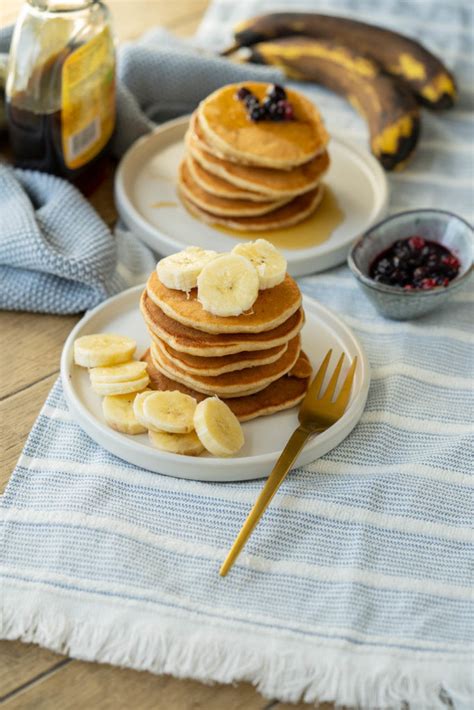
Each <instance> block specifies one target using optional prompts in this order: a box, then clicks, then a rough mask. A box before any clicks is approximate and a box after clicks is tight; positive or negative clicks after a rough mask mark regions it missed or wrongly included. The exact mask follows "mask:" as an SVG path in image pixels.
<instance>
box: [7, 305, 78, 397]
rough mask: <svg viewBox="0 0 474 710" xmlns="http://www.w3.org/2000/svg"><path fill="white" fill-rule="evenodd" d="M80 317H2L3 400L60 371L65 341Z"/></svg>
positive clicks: (19, 315)
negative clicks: (60, 360) (60, 359)
mask: <svg viewBox="0 0 474 710" xmlns="http://www.w3.org/2000/svg"><path fill="white" fill-rule="evenodd" d="M78 320H79V316H53V315H38V314H37V313H15V312H3V313H0V333H2V345H1V348H0V373H1V379H0V399H4V398H5V397H8V396H9V395H12V394H14V393H15V392H18V391H19V390H22V389H24V388H25V387H28V386H30V385H32V384H34V383H35V382H38V381H40V380H42V379H44V378H45V377H47V376H48V375H51V374H53V373H54V372H57V371H58V367H59V358H60V356H61V350H62V347H63V344H64V341H65V339H66V337H67V336H68V334H69V332H70V330H71V328H72V327H73V326H74V325H75V324H76V323H77V321H78Z"/></svg>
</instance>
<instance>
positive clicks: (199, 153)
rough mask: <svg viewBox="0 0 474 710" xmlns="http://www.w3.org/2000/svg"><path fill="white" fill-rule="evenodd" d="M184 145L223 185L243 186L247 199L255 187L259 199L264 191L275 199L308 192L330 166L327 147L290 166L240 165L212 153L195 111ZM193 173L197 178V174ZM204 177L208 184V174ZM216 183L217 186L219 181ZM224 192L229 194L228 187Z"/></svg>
mask: <svg viewBox="0 0 474 710" xmlns="http://www.w3.org/2000/svg"><path fill="white" fill-rule="evenodd" d="M186 146H187V148H188V151H189V153H190V155H191V156H192V158H193V159H194V161H195V163H197V164H199V165H200V166H201V169H204V170H205V171H206V173H207V175H208V174H209V173H211V174H212V175H214V176H216V178H217V179H222V180H225V186H227V185H228V184H229V183H231V184H232V185H235V186H236V187H237V188H239V189H241V190H244V193H243V194H245V195H246V197H247V199H257V197H252V196H250V197H249V195H251V194H252V193H250V192H249V191H250V190H255V191H256V192H255V193H254V194H255V195H258V199H262V198H261V197H260V195H262V194H263V195H267V197H268V198H273V199H278V198H281V197H288V196H296V195H299V194H301V193H302V192H307V191H308V190H311V189H312V188H314V187H316V186H317V185H318V183H319V181H320V180H321V178H322V177H323V175H324V173H325V172H326V171H327V169H328V167H329V156H328V153H327V151H326V150H325V151H324V152H323V153H320V154H319V155H317V156H316V157H315V158H313V159H312V160H310V161H309V162H307V163H304V164H303V165H299V166H297V167H295V168H293V169H292V170H275V169H272V168H263V167H255V166H249V165H241V164H238V163H233V162H232V161H230V160H226V159H225V158H220V157H218V156H216V155H213V154H212V152H211V148H210V146H209V144H207V143H206V142H205V137H204V135H203V133H202V131H201V128H200V126H199V121H198V119H197V116H196V113H194V114H193V115H192V116H191V121H190V124H189V130H188V132H187V133H186ZM194 177H195V178H196V175H195V176H194ZM207 180H208V184H209V178H207ZM217 185H218V186H219V183H217ZM203 186H204V185H203ZM208 189H209V188H208ZM211 192H212V189H211ZM226 196H230V192H229V190H228V188H227V195H226Z"/></svg>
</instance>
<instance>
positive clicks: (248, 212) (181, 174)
mask: <svg viewBox="0 0 474 710" xmlns="http://www.w3.org/2000/svg"><path fill="white" fill-rule="evenodd" d="M178 186H179V189H180V192H182V193H183V194H184V196H185V197H186V199H187V200H189V201H191V202H193V203H194V204H195V205H197V206H198V207H200V208H201V209H204V210H208V211H209V212H212V214H216V215H221V216H236V217H247V216H253V215H262V214H266V213H267V212H272V211H273V210H276V209H278V207H281V206H282V205H284V204H285V202H287V201H288V199H289V198H287V199H286V200H285V199H281V200H267V201H263V202H262V201H261V202H255V201H253V200H236V199H228V198H227V197H220V196H219V195H212V194H211V193H210V192H207V191H206V190H203V188H202V187H201V185H200V184H199V183H197V182H196V180H194V178H193V176H192V174H191V171H190V170H189V166H188V161H187V160H183V161H182V162H181V164H180V166H179V171H178Z"/></svg>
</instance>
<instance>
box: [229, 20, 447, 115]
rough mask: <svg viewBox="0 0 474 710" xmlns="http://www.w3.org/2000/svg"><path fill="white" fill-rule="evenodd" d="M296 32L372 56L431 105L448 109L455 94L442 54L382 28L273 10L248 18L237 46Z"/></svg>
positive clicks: (240, 28)
mask: <svg viewBox="0 0 474 710" xmlns="http://www.w3.org/2000/svg"><path fill="white" fill-rule="evenodd" d="M297 35H305V36H306V37H311V38H313V39H316V40H331V41H333V42H334V43H336V44H338V45H340V46H341V47H346V48H347V49H349V50H352V51H355V52H357V53H358V54H360V55H361V56H364V57H366V58H367V57H368V58H371V59H373V60H374V61H375V62H376V63H377V64H378V65H379V66H380V67H382V68H383V69H384V71H385V72H388V73H391V74H394V75H396V76H398V77H400V78H402V79H403V80H404V81H405V82H406V83H407V85H408V86H409V88H410V89H411V91H412V92H413V93H414V94H415V95H416V97H417V99H418V101H419V102H420V103H422V104H423V105H425V106H427V107H428V108H431V109H444V108H449V107H451V106H453V104H454V102H455V100H456V98H457V90H456V83H455V81H454V77H453V76H452V74H451V73H450V72H449V71H448V69H447V68H446V66H445V65H444V64H443V62H442V61H441V60H440V59H439V58H438V57H436V56H435V55H434V54H432V53H431V52H429V51H428V50H427V49H426V48H425V47H424V46H423V45H422V44H421V43H420V42H418V41H417V40H414V39H412V38H411V37H407V36H406V35H402V34H400V33H399V32H393V31H392V30H388V29H385V28H383V27H377V26H376V25H370V24H367V23H364V22H358V21H357V20H352V19H349V18H344V17H335V16H331V15H321V14H319V13H312V12H275V13H270V14H267V15H261V16H259V17H254V18H251V19H250V20H246V21H245V22H243V23H240V24H239V25H238V26H237V27H236V28H235V32H234V36H235V40H236V43H237V46H247V47H249V46H251V45H254V44H256V43H258V42H264V41H266V40H270V39H276V38H282V37H293V38H294V37H296V36H297Z"/></svg>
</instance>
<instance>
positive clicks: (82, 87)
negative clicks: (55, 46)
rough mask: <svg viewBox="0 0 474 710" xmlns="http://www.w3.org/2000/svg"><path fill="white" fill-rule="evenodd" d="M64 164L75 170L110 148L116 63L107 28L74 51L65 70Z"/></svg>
mask: <svg viewBox="0 0 474 710" xmlns="http://www.w3.org/2000/svg"><path fill="white" fill-rule="evenodd" d="M61 85H62V87H61V136H62V148H63V155H64V162H65V164H66V165H67V167H68V168H70V169H72V170H74V169H76V168H80V167H81V166H82V165H86V163H88V162H89V161H90V160H92V158H94V157H95V156H96V155H97V154H98V153H100V151H101V150H102V148H103V147H104V146H105V145H106V143H107V141H108V140H109V138H110V136H111V135H112V131H113V130H114V125H115V60H114V54H113V48H112V38H111V36H110V32H109V30H108V29H107V28H106V29H104V30H102V32H100V34H98V35H97V36H96V37H94V38H93V39H91V40H90V41H89V42H86V44H83V45H82V46H81V47H79V48H78V49H76V50H75V51H74V52H72V53H71V54H70V55H69V56H68V57H67V59H66V60H65V62H64V64H63V67H62V82H61Z"/></svg>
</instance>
